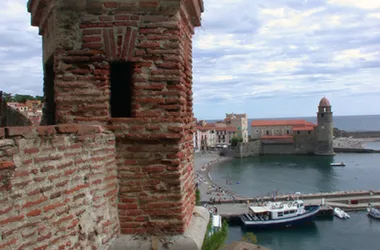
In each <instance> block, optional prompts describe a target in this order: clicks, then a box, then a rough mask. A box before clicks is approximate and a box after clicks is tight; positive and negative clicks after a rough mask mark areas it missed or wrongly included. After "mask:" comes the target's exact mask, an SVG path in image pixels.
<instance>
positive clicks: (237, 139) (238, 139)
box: [231, 137, 243, 147]
mask: <svg viewBox="0 0 380 250" xmlns="http://www.w3.org/2000/svg"><path fill="white" fill-rule="evenodd" d="M239 142H243V138H241V137H232V139H231V147H236V146H237V144H238V143H239Z"/></svg>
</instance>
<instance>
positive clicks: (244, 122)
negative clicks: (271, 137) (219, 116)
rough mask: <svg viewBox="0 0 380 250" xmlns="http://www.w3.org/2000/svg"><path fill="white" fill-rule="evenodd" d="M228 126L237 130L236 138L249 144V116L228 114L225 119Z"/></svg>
mask: <svg viewBox="0 0 380 250" xmlns="http://www.w3.org/2000/svg"><path fill="white" fill-rule="evenodd" d="M224 121H225V123H226V124H229V125H231V126H234V127H235V128H236V136H237V137H239V138H241V139H242V141H243V142H244V143H246V142H248V117H247V114H245V113H244V114H234V113H231V114H226V118H225V119H224Z"/></svg>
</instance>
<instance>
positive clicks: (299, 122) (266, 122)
mask: <svg viewBox="0 0 380 250" xmlns="http://www.w3.org/2000/svg"><path fill="white" fill-rule="evenodd" d="M268 126H292V127H296V126H300V127H301V126H314V127H316V126H317V125H316V124H314V123H312V122H308V121H306V120H256V121H252V123H251V127H268Z"/></svg>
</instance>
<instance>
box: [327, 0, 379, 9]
mask: <svg viewBox="0 0 380 250" xmlns="http://www.w3.org/2000/svg"><path fill="white" fill-rule="evenodd" d="M328 3H329V4H335V5H343V6H350V7H355V8H360V9H366V10H372V9H380V2H379V1H377V0H360V1H358V0H328Z"/></svg>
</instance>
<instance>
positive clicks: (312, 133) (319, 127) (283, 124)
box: [251, 97, 334, 155]
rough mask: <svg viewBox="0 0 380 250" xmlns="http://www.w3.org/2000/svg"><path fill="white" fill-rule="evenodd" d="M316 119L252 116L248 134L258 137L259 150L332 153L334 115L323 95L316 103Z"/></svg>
mask: <svg viewBox="0 0 380 250" xmlns="http://www.w3.org/2000/svg"><path fill="white" fill-rule="evenodd" d="M317 121H318V124H314V123H312V122H308V121H306V120H254V121H252V123H251V138H252V139H253V140H260V142H261V153H262V154H316V155H333V154H334V148H333V116H332V111H331V105H330V102H329V101H328V100H327V98H326V97H323V98H322V99H321V101H320V103H319V105H318V113H317Z"/></svg>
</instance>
